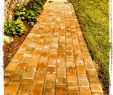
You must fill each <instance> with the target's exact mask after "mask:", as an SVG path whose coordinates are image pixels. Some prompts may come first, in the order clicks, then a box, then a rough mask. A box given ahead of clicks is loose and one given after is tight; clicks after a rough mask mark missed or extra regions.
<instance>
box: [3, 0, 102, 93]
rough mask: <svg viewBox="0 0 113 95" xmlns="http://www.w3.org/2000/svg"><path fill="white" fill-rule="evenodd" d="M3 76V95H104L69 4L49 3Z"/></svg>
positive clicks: (55, 0) (63, 0)
mask: <svg viewBox="0 0 113 95" xmlns="http://www.w3.org/2000/svg"><path fill="white" fill-rule="evenodd" d="M38 19H39V22H37V23H36V24H35V26H34V27H33V29H32V31H31V32H30V33H29V34H28V36H27V38H26V39H25V41H24V42H23V43H22V45H21V46H20V48H19V50H18V51H17V53H16V54H15V55H14V57H13V59H12V60H11V62H10V63H9V65H8V66H7V68H6V69H5V72H4V80H5V82H4V86H5V88H4V90H5V95H103V91H102V87H101V84H100V82H99V79H98V76H97V72H96V69H95V67H94V63H93V62H92V59H91V56H90V54H89V51H88V48H87V44H86V43H85V40H84V38H83V33H82V31H81V29H80V25H79V22H78V20H77V17H76V15H75V13H74V9H73V6H72V4H71V3H69V2H67V1H66V0H53V1H48V2H47V3H46V4H45V5H44V10H43V12H42V14H41V15H40V17H39V18H38Z"/></svg>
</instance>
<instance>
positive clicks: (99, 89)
mask: <svg viewBox="0 0 113 95" xmlns="http://www.w3.org/2000/svg"><path fill="white" fill-rule="evenodd" d="M90 86H91V91H92V93H103V91H102V87H101V85H100V84H96V83H90Z"/></svg>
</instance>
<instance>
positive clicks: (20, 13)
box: [14, 0, 43, 25]
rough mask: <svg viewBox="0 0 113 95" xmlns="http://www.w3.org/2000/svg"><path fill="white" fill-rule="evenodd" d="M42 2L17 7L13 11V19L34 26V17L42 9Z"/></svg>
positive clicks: (37, 0) (34, 1)
mask: <svg viewBox="0 0 113 95" xmlns="http://www.w3.org/2000/svg"><path fill="white" fill-rule="evenodd" d="M42 5H43V2H42V0H33V1H30V2H29V3H28V4H27V5H21V6H18V7H17V8H16V9H15V10H14V19H15V20H16V19H18V18H20V19H21V20H22V21H26V22H28V24H30V25H34V24H35V23H36V22H37V19H36V16H37V15H38V14H39V13H40V11H41V9H42Z"/></svg>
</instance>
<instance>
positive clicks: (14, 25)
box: [4, 19, 26, 36]
mask: <svg viewBox="0 0 113 95" xmlns="http://www.w3.org/2000/svg"><path fill="white" fill-rule="evenodd" d="M4 29H5V33H6V34H7V35H9V36H11V35H22V34H23V33H24V32H25V30H26V29H25V27H24V25H23V22H22V21H21V20H19V19H17V20H16V21H14V20H8V21H5V23H4Z"/></svg>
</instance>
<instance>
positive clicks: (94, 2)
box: [70, 0, 110, 89]
mask: <svg viewBox="0 0 113 95" xmlns="http://www.w3.org/2000/svg"><path fill="white" fill-rule="evenodd" d="M70 1H71V2H72V4H73V6H74V8H75V13H76V15H77V17H78V20H79V22H80V25H81V28H82V31H83V34H84V38H85V40H86V43H87V44H88V48H89V51H90V53H91V55H92V58H93V59H94V60H96V62H98V63H99V67H100V69H99V72H100V76H101V78H102V82H103V84H104V86H105V87H106V88H107V89H109V48H110V43H109V11H108V10H109V1H108V0H70Z"/></svg>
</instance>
